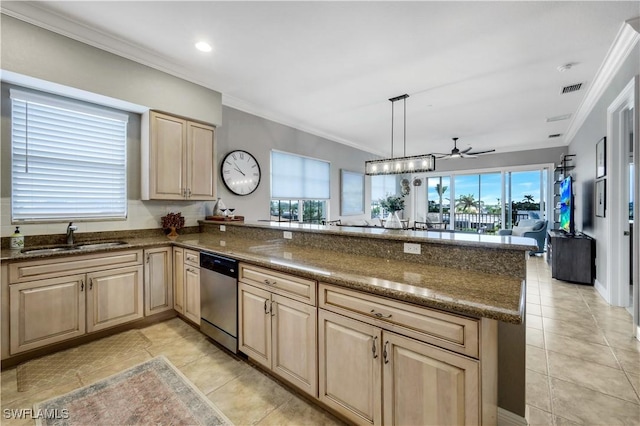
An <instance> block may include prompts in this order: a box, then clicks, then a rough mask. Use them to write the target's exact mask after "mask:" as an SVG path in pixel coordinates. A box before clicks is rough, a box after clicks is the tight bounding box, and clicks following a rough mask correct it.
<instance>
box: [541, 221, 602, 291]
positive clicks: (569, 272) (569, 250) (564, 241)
mask: <svg viewBox="0 0 640 426" xmlns="http://www.w3.org/2000/svg"><path fill="white" fill-rule="evenodd" d="M595 254H596V245H595V240H594V239H593V238H591V237H590V236H588V235H585V234H567V233H564V232H562V231H558V230H549V231H547V262H548V263H549V265H551V277H553V278H555V279H558V280H562V281H570V282H574V283H580V284H588V285H593V280H594V278H595V271H596V262H595V260H596V256H595Z"/></svg>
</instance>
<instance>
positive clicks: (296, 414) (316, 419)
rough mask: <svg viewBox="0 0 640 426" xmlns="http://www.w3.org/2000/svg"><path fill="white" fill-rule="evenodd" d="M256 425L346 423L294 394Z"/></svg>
mask: <svg viewBox="0 0 640 426" xmlns="http://www.w3.org/2000/svg"><path fill="white" fill-rule="evenodd" d="M258 425H260V426H280V425H296V426H307V425H308V426H316V425H317V426H333V425H336V426H338V425H339V426H342V425H346V423H344V422H343V421H341V420H340V419H338V418H336V417H334V416H333V415H331V414H330V413H328V412H326V411H324V410H322V409H320V408H318V407H317V406H315V405H313V404H310V403H308V402H307V401H305V400H303V399H301V398H299V397H297V396H294V397H293V398H291V399H290V400H289V401H288V402H287V403H285V404H284V405H282V406H280V407H279V408H277V409H276V410H274V411H272V412H271V413H270V414H269V415H268V416H266V417H265V418H264V419H262V421H260V423H258Z"/></svg>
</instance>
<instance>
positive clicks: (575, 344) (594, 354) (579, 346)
mask: <svg viewBox="0 0 640 426" xmlns="http://www.w3.org/2000/svg"><path fill="white" fill-rule="evenodd" d="M545 343H546V349H547V351H553V352H559V353H561V354H564V355H568V356H571V357H573V358H576V359H583V360H586V361H591V362H595V363H598V364H602V365H606V366H607V367H611V368H618V369H619V368H620V364H619V363H618V361H617V359H616V357H615V356H614V355H613V352H612V351H611V348H610V347H609V346H606V345H599V344H597V343H589V342H585V341H583V340H581V339H573V338H571V337H567V336H562V335H560V334H555V333H545Z"/></svg>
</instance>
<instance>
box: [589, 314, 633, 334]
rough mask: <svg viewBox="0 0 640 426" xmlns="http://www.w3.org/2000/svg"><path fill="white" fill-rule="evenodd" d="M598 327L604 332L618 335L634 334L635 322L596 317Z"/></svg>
mask: <svg viewBox="0 0 640 426" xmlns="http://www.w3.org/2000/svg"><path fill="white" fill-rule="evenodd" d="M594 318H595V320H596V322H597V323H598V327H600V328H601V329H602V330H603V331H613V332H616V333H625V332H626V333H633V320H632V319H631V317H629V319H627V320H621V319H618V318H613V317H602V316H594Z"/></svg>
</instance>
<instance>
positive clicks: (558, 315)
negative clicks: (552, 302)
mask: <svg viewBox="0 0 640 426" xmlns="http://www.w3.org/2000/svg"><path fill="white" fill-rule="evenodd" d="M540 309H541V311H542V317H543V318H553V319H557V320H560V321H568V322H574V323H588V324H592V323H594V319H593V316H592V315H591V313H590V312H589V311H587V309H586V308H585V309H584V310H582V311H577V310H574V311H572V310H569V309H565V308H562V307H559V306H545V305H541V307H540Z"/></svg>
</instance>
